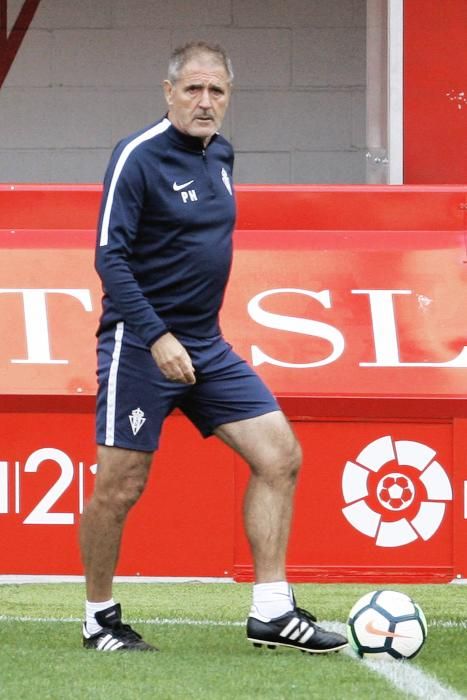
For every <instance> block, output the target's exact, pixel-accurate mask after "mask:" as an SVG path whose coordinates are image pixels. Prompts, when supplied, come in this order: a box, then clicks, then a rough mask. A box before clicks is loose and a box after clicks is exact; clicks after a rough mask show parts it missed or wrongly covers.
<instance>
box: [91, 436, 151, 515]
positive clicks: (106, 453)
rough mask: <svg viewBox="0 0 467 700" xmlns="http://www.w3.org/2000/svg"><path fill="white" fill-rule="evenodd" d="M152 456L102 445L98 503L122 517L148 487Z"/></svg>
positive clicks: (96, 484) (97, 493) (98, 473)
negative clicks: (110, 448)
mask: <svg viewBox="0 0 467 700" xmlns="http://www.w3.org/2000/svg"><path fill="white" fill-rule="evenodd" d="M151 459H152V456H151V455H148V454H146V453H142V452H141V453H140V452H130V451H128V450H120V449H118V448H113V449H112V450H109V449H108V448H103V449H102V448H100V449H99V454H98V461H99V466H98V469H97V476H96V483H95V488H94V494H93V499H94V502H95V503H96V505H99V506H101V507H107V508H109V509H110V510H112V511H114V513H115V515H116V516H117V517H119V516H121V517H123V516H124V515H126V513H127V512H128V511H129V510H130V508H131V507H132V506H133V505H134V504H135V503H136V502H137V501H138V499H139V497H140V496H141V494H142V493H143V491H144V488H145V486H146V482H147V477H148V473H149V467H150V464H151Z"/></svg>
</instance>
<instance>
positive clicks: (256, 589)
mask: <svg viewBox="0 0 467 700" xmlns="http://www.w3.org/2000/svg"><path fill="white" fill-rule="evenodd" d="M293 607H294V606H293V602H292V589H291V588H290V586H289V584H288V582H287V581H274V582H272V583H256V584H255V585H254V586H253V606H252V611H253V608H254V609H255V611H256V612H257V613H259V614H260V615H261V616H262V617H267V618H269V619H272V618H274V617H280V616H281V615H284V614H285V613H286V612H289V611H290V610H293Z"/></svg>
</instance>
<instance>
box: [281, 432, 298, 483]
mask: <svg viewBox="0 0 467 700" xmlns="http://www.w3.org/2000/svg"><path fill="white" fill-rule="evenodd" d="M278 464H281V465H283V467H282V468H283V470H284V472H286V473H287V475H288V477H289V478H290V479H292V480H295V479H296V478H297V476H298V473H299V471H300V467H301V465H302V448H301V445H300V443H299V442H298V440H297V438H296V437H295V435H293V434H292V435H291V436H290V440H289V441H288V443H287V444H285V445H283V447H282V454H281V455H279V456H278Z"/></svg>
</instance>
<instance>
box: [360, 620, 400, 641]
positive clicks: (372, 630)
mask: <svg viewBox="0 0 467 700" xmlns="http://www.w3.org/2000/svg"><path fill="white" fill-rule="evenodd" d="M365 632H368V634H376V636H377V637H402V638H404V639H411V637H407V635H405V634H396V633H395V632H385V631H384V630H380V629H378V628H377V627H375V626H374V624H373V622H372V620H370V622H367V623H366V625H365Z"/></svg>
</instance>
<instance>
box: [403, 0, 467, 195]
mask: <svg viewBox="0 0 467 700" xmlns="http://www.w3.org/2000/svg"><path fill="white" fill-rule="evenodd" d="M466 45H467V3H466V2H465V0H443V2H440V1H439V0H408V2H405V3H404V182H405V183H465V182H467V84H466V75H467V52H466V50H465V47H466Z"/></svg>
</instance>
